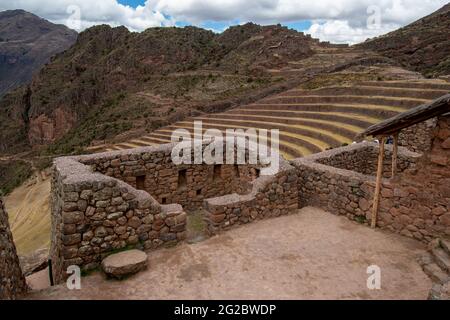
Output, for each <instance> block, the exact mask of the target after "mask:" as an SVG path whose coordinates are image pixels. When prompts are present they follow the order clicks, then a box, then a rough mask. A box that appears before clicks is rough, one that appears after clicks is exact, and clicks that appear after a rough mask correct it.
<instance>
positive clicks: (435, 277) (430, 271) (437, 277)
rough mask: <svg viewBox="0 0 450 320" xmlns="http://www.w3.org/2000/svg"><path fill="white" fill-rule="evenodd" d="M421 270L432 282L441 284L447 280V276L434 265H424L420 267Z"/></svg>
mask: <svg viewBox="0 0 450 320" xmlns="http://www.w3.org/2000/svg"><path fill="white" fill-rule="evenodd" d="M422 269H423V272H425V274H426V275H427V276H429V277H430V279H431V280H432V281H433V282H437V283H439V284H443V283H445V282H447V281H448V280H449V276H448V274H447V273H446V272H444V271H443V270H442V269H441V268H440V267H439V266H438V265H437V264H436V263H430V264H426V265H424V266H423V267H422Z"/></svg>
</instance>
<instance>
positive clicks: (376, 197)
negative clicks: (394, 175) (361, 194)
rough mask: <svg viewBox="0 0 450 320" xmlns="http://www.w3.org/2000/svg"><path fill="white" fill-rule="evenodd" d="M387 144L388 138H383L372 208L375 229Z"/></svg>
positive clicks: (372, 223)
mask: <svg viewBox="0 0 450 320" xmlns="http://www.w3.org/2000/svg"><path fill="white" fill-rule="evenodd" d="M385 142H386V137H385V136H383V137H381V139H380V146H379V153H378V167H377V180H376V184H375V195H374V198H373V207H372V221H371V227H372V228H375V227H376V225H377V215H378V205H379V203H380V190H381V179H382V177H383V159H384V143H385Z"/></svg>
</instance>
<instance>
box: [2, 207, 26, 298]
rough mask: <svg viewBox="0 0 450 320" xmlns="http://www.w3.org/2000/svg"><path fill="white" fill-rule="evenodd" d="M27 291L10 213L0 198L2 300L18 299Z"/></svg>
mask: <svg viewBox="0 0 450 320" xmlns="http://www.w3.org/2000/svg"><path fill="white" fill-rule="evenodd" d="M26 291H27V284H26V282H25V277H24V276H23V274H22V269H21V268H20V264H19V257H18V256H17V252H16V246H15V245H14V242H13V238H12V234H11V230H10V228H9V222H8V214H7V213H6V210H5V208H4V206H3V202H2V201H1V199H0V300H9V299H16V298H17V297H19V296H21V295H22V294H24V293H25V292H26Z"/></svg>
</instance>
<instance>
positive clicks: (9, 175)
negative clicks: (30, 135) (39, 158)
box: [0, 160, 33, 196]
mask: <svg viewBox="0 0 450 320" xmlns="http://www.w3.org/2000/svg"><path fill="white" fill-rule="evenodd" d="M32 173H33V170H32V168H31V166H30V165H29V164H28V163H27V162H25V161H22V160H15V161H0V196H5V195H7V194H9V193H10V192H11V191H13V190H14V189H15V188H16V187H18V186H20V185H21V184H22V183H24V182H25V181H26V180H27V179H28V178H29V177H30V176H31V175H32Z"/></svg>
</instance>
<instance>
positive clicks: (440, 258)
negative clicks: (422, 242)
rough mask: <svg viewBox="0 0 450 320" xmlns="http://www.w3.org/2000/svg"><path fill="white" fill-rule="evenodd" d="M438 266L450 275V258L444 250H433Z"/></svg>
mask: <svg viewBox="0 0 450 320" xmlns="http://www.w3.org/2000/svg"><path fill="white" fill-rule="evenodd" d="M431 253H432V254H433V257H434V260H435V261H436V264H437V265H438V266H439V267H441V269H442V270H444V271H445V272H447V273H450V256H449V255H448V254H447V252H445V251H444V249H442V248H433V249H431Z"/></svg>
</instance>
